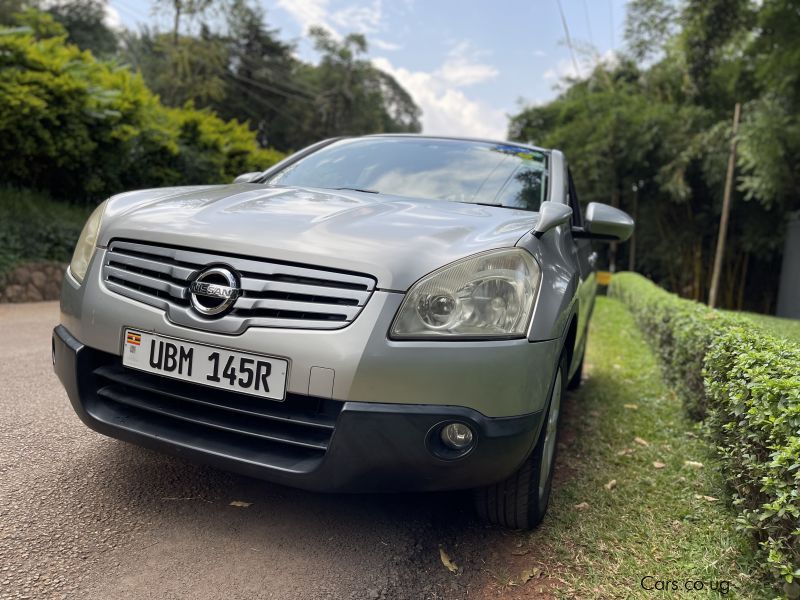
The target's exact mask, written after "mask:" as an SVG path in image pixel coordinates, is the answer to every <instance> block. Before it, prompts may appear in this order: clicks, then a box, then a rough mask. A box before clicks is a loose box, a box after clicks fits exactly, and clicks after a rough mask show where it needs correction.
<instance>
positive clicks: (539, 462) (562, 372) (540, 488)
mask: <svg viewBox="0 0 800 600" xmlns="http://www.w3.org/2000/svg"><path fill="white" fill-rule="evenodd" d="M566 374H567V359H566V354H562V356H561V360H560V361H559V364H558V369H557V370H556V374H555V376H554V378H553V379H554V381H553V385H552V389H551V391H550V399H549V401H548V405H547V413H546V415H545V420H544V423H542V428H541V432H540V433H539V439H538V440H537V441H536V446H534V448H533V451H532V452H531V454H530V456H529V457H528V458H527V459H526V460H525V462H524V463H522V466H520V468H519V469H517V471H516V472H515V473H513V474H512V475H511V476H510V477H508V479H506V480H505V481H501V482H500V483H496V484H493V485H489V486H486V487H483V488H479V489H477V490H475V492H474V494H475V508H476V510H477V512H478V516H479V517H480V518H481V519H482V520H484V521H487V522H489V523H492V524H494V525H500V526H502V527H507V528H509V529H533V528H534V527H536V526H537V525H538V524H539V523H541V521H542V519H543V518H544V515H545V513H546V512H547V505H548V504H549V502H550V491H551V488H552V485H553V467H554V466H555V459H556V450H557V448H558V429H559V424H560V421H561V401H562V399H563V398H564V392H565V388H566ZM554 411H555V412H554Z"/></svg>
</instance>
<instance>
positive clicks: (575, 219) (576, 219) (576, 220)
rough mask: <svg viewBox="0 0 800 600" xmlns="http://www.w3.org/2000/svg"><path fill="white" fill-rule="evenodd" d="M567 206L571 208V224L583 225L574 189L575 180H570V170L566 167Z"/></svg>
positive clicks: (578, 201) (576, 193)
mask: <svg viewBox="0 0 800 600" xmlns="http://www.w3.org/2000/svg"><path fill="white" fill-rule="evenodd" d="M567 177H568V185H569V188H568V190H567V191H568V192H569V206H570V208H571V209H572V225H573V226H574V227H583V215H582V214H581V203H580V200H579V199H578V192H576V191H575V182H574V181H573V180H572V171H571V170H569V169H567Z"/></svg>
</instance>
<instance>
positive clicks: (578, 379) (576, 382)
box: [567, 348, 586, 391]
mask: <svg viewBox="0 0 800 600" xmlns="http://www.w3.org/2000/svg"><path fill="white" fill-rule="evenodd" d="M584 358H586V348H584V350H583V354H581V362H580V363H579V364H578V368H577V370H576V371H575V373H573V374H572V377H570V379H569V383H567V389H568V390H569V391H574V390H577V389H578V388H579V387H581V383H582V382H583V359H584Z"/></svg>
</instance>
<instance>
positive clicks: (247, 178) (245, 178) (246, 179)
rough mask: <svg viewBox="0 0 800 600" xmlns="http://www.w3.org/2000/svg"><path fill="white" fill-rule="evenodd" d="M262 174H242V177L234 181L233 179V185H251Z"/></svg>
mask: <svg viewBox="0 0 800 600" xmlns="http://www.w3.org/2000/svg"><path fill="white" fill-rule="evenodd" d="M262 174H263V171H255V172H253V173H244V174H242V175H239V176H238V177H237V178H236V179H234V180H233V183H252V182H253V181H255V180H256V179H258V178H259V177H261V175H262Z"/></svg>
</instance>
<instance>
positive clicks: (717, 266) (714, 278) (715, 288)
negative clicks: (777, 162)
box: [708, 102, 742, 308]
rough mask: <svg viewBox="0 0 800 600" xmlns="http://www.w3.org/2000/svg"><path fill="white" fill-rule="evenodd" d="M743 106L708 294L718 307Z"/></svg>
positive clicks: (736, 123) (736, 116)
mask: <svg viewBox="0 0 800 600" xmlns="http://www.w3.org/2000/svg"><path fill="white" fill-rule="evenodd" d="M741 110H742V105H741V104H739V103H738V102H737V103H736V107H735V108H734V109H733V132H732V135H731V151H730V155H729V156H728V173H727V174H726V176H725V192H724V195H723V196H722V214H721V215H720V217H719V234H718V237H717V252H716V254H715V255H714V271H713V272H712V274H711V290H709V293H708V305H709V306H710V307H711V308H716V306H717V296H718V295H719V277H720V272H721V271H722V259H723V258H724V256H725V238H726V237H727V234H728V218H729V217H730V212H731V194H732V193H733V174H734V170H735V169H736V133H737V132H738V131H739V114H740V113H741Z"/></svg>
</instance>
